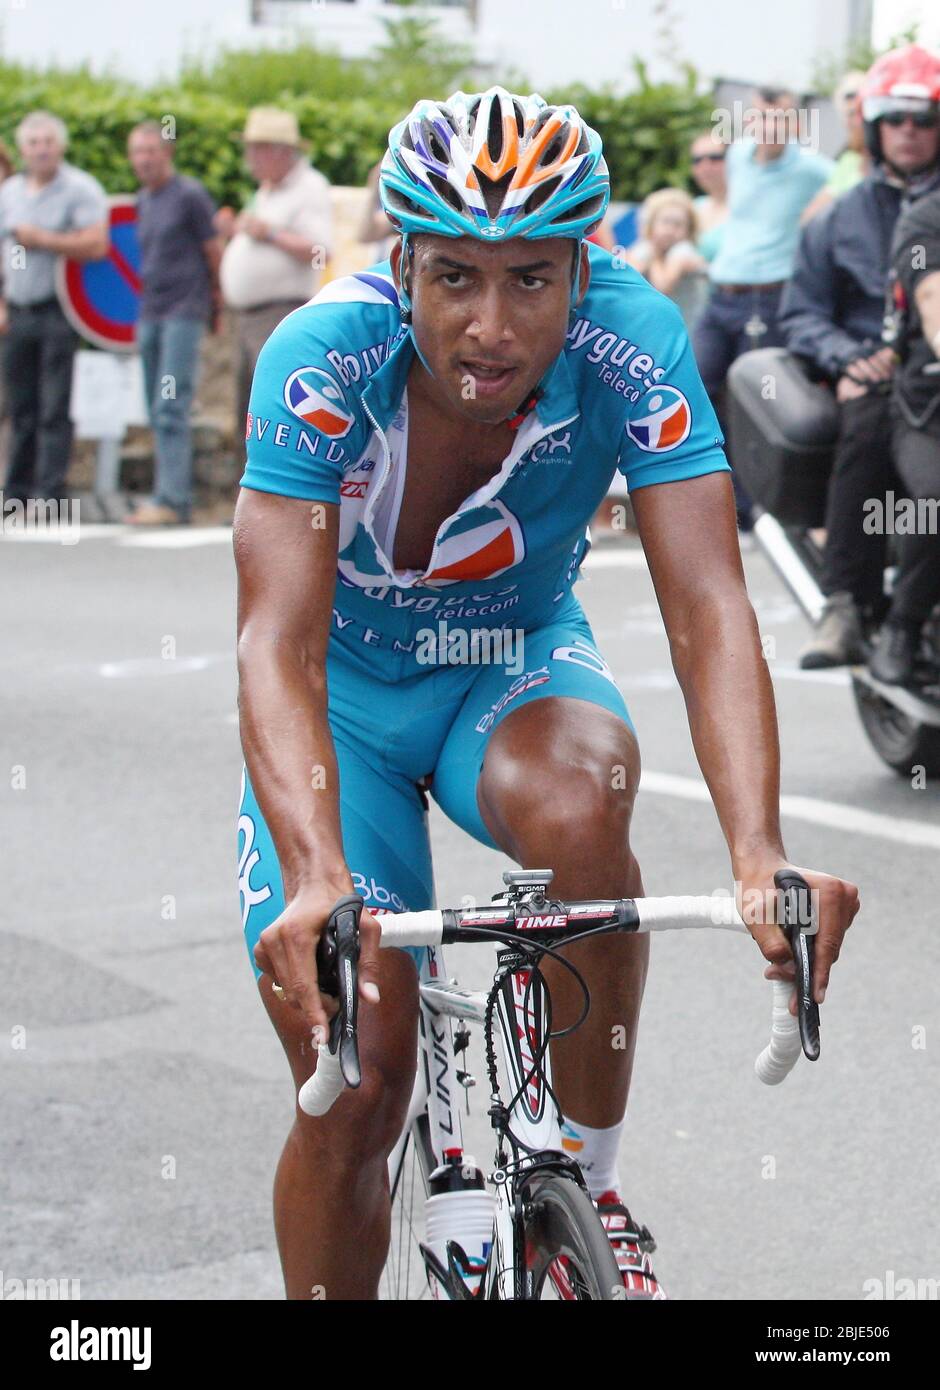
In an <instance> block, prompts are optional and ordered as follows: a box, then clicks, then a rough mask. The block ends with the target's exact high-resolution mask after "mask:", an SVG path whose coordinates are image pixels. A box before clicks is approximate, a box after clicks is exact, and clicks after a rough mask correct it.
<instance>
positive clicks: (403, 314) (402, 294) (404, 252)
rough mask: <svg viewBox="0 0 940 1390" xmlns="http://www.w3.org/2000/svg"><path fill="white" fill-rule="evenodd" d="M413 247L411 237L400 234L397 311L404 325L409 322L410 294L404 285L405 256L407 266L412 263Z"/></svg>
mask: <svg viewBox="0 0 940 1390" xmlns="http://www.w3.org/2000/svg"><path fill="white" fill-rule="evenodd" d="M414 256H415V249H414V247H413V246H412V244H411V238H410V237H409V235H408V233H407V232H402V234H401V260H400V261H399V263H398V279H399V282H400V286H399V290H398V313H399V316H400V318H401V321H402V323H403V324H405V325H406V326H409V325H410V324H411V295H410V294H409V293H408V290H407V288H406V286H405V258H406V257H407V259H408V264H409V266H412V267H413V265H414Z"/></svg>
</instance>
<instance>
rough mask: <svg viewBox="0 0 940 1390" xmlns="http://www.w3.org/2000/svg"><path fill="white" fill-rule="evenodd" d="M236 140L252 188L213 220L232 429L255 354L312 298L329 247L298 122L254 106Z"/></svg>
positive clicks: (320, 181)
mask: <svg viewBox="0 0 940 1390" xmlns="http://www.w3.org/2000/svg"><path fill="white" fill-rule="evenodd" d="M241 138H242V140H243V142H244V146H245V161H246V163H247V165H248V168H249V170H250V171H251V175H252V177H253V178H254V179H255V180H256V181H257V183H258V188H257V191H256V192H255V194H254V196H253V197H252V198H251V199H250V200H249V202H248V204H247V206H246V207H245V208H244V209H243V210H242V211H241V212H240V213H239V214H238V215H237V216H236V214H235V213H234V212H233V210H232V209H231V208H222V209H221V210H220V211H219V213H218V215H217V219H216V228H217V230H218V231H219V233H220V234H221V235H222V236H223V237H224V238H226V239H227V241H228V245H227V246H226V248H225V252H224V255H223V257H222V266H221V271H220V279H221V285H222V294H223V297H224V299H225V303H226V304H227V305H228V306H229V308H230V309H232V310H234V313H235V324H236V334H237V340H238V399H237V402H236V406H237V411H238V414H237V423H238V429H239V431H243V430H244V428H245V418H246V416H247V413H248V394H249V391H250V390H251V378H252V376H253V374H254V370H255V363H256V361H257V360H258V354H259V352H260V351H261V348H262V346H263V345H264V342H265V340H266V339H267V338H268V337H269V336H270V335H271V333H272V332H273V330H274V328H275V326H276V325H277V324H278V323H280V321H281V319H282V318H284V316H285V315H286V314H289V313H290V312H291V310H293V309H296V308H298V307H299V306H300V305H301V304H305V303H306V302H307V300H308V299H310V298H311V296H312V295H314V294H315V293H316V290H317V286H318V283H319V280H320V276H321V273H322V270H323V267H324V265H325V263H326V258H327V256H328V255H329V253H330V249H331V242H332V221H331V216H330V198H329V184H328V183H327V181H326V179H325V178H324V177H323V175H322V174H320V173H318V172H317V170H316V169H314V168H312V167H311V165H310V163H309V162H308V161H307V160H306V159H305V158H304V152H305V151H306V150H307V149H308V148H309V146H308V145H307V143H306V141H304V140H301V138H300V130H299V128H298V125H297V117H296V116H295V115H294V114H293V113H292V112H290V111H280V110H278V109H277V108H276V107H274V106H256V107H254V109H253V110H251V111H249V113H248V119H247V121H246V123H245V129H244V132H243V134H242V136H241ZM236 437H239V436H236Z"/></svg>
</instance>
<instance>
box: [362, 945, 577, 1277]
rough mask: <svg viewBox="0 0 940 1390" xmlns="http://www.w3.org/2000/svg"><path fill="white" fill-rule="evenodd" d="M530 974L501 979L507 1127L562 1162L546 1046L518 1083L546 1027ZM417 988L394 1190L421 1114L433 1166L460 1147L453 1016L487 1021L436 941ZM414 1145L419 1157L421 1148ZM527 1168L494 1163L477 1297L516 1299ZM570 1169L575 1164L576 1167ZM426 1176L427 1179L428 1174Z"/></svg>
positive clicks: (482, 1001)
mask: <svg viewBox="0 0 940 1390" xmlns="http://www.w3.org/2000/svg"><path fill="white" fill-rule="evenodd" d="M499 954H500V957H501V958H502V957H504V956H506V957H508V956H509V955H510V954H511V952H504V951H500V953H499ZM528 976H529V967H527V966H524V965H523V966H521V967H520V968H519V969H518V970H512V971H511V972H510V973H509V974H508V975H507V976H506V979H505V982H504V987H503V988H502V989H501V992H500V995H499V999H498V1002H497V1007H496V1010H495V1019H496V1022H497V1024H498V1034H499V1038H500V1042H501V1050H502V1063H503V1070H504V1071H505V1073H506V1075H507V1077H508V1079H509V1083H510V1085H511V1086H512V1088H513V1092H514V1093H515V1092H519V1095H518V1096H517V1098H516V1100H515V1102H514V1104H513V1105H512V1106H511V1107H509V1111H508V1115H509V1127H510V1129H511V1130H512V1132H513V1134H514V1135H516V1136H517V1137H518V1138H519V1139H520V1140H521V1141H522V1143H523V1144H524V1145H525V1147H526V1148H530V1149H532V1150H534V1151H535V1154H536V1155H538V1156H540V1157H541V1156H543V1155H545V1154H546V1153H548V1154H551V1155H558V1157H559V1160H560V1159H561V1158H562V1153H561V1127H560V1124H559V1119H558V1114H557V1111H556V1108H555V1105H554V1102H553V1101H552V1099H551V1092H550V1089H549V1088H550V1086H551V1058H550V1054H549V1052H548V1051H545V1054H544V1056H543V1057H542V1060H541V1062H540V1064H539V1067H538V1069H537V1070H536V1072H535V1075H533V1076H531V1077H530V1078H529V1081H528V1084H527V1085H526V1086H525V1087H523V1082H524V1081H525V1079H526V1077H527V1076H529V1073H530V1072H532V1070H533V1063H534V1060H535V1058H536V1057H537V1056H538V1055H539V1053H540V1052H541V1051H542V1049H543V1046H544V1042H545V1024H546V1015H545V1001H544V997H543V994H542V991H541V989H540V988H537V989H535V990H532V991H531V992H530V997H529V1002H528V1007H526V997H525V996H526V984H527V980H528ZM418 989H419V1023H418V1059H417V1068H416V1071H415V1082H414V1087H413V1089H412V1095H411V1101H410V1104H409V1107H408V1117H407V1119H406V1121H405V1127H404V1129H403V1130H402V1134H401V1137H400V1138H399V1140H398V1142H397V1143H396V1145H395V1148H394V1149H393V1150H392V1153H391V1154H390V1156H389V1160H388V1172H389V1183H390V1185H391V1188H392V1191H394V1190H395V1185H396V1183H397V1180H398V1177H399V1173H400V1169H401V1166H402V1163H403V1161H404V1156H405V1147H406V1144H407V1140H408V1135H409V1132H410V1131H411V1130H412V1127H413V1126H414V1125H415V1124H416V1123H417V1121H418V1120H419V1119H420V1117H421V1116H422V1115H424V1114H425V1113H427V1116H428V1122H429V1133H428V1138H429V1141H430V1145H431V1149H432V1152H433V1154H434V1159H435V1163H436V1164H441V1163H443V1162H444V1153H445V1150H454V1149H459V1150H460V1151H461V1152H462V1151H463V1131H462V1125H461V1117H460V1112H459V1109H458V1106H457V1098H458V1096H459V1094H460V1092H461V1091H462V1090H463V1089H464V1088H463V1086H462V1084H461V1081H460V1078H459V1076H458V1075H457V1073H458V1070H459V1068H458V1067H457V1064H456V1054H455V1051H454V1037H453V1020H454V1019H457V1020H460V1021H465V1022H471V1023H478V1024H480V1026H481V1027H485V1024H486V1000H487V995H486V992H484V991H469V990H462V989H460V988H459V987H458V986H457V984H456V982H455V981H449V980H448V978H447V975H446V972H445V968H444V956H443V950H442V948H441V947H440V946H428V947H425V959H424V962H423V964H422V969H421V972H420V981H419V987H418ZM543 1078H544V1081H543ZM416 1147H417V1149H418V1152H419V1154H420V1153H421V1151H422V1150H421V1147H420V1146H417V1145H416ZM529 1166H530V1165H529V1164H528V1163H527V1162H526V1160H525V1159H523V1160H522V1161H521V1164H520V1166H519V1167H518V1168H517V1167H516V1166H515V1165H514V1166H513V1171H512V1172H507V1171H506V1170H505V1169H502V1168H498V1169H497V1170H496V1172H495V1173H494V1174H493V1175H492V1184H493V1186H494V1187H495V1201H496V1206H495V1212H494V1221H493V1246H492V1250H491V1253H490V1257H489V1259H488V1261H487V1266H486V1273H485V1275H484V1281H483V1288H482V1289H481V1291H480V1295H479V1296H480V1297H481V1298H498V1299H507V1298H516V1297H518V1296H519V1290H518V1288H517V1287H516V1286H517V1280H518V1278H519V1276H520V1275H521V1272H522V1271H521V1268H520V1265H519V1261H518V1259H517V1248H516V1247H517V1240H516V1224H515V1216H514V1208H515V1201H514V1199H515V1195H516V1192H517V1189H518V1187H519V1186H520V1184H522V1183H523V1182H524V1178H525V1174H526V1169H527V1168H528V1167H529ZM531 1166H533V1167H534V1166H537V1160H533V1162H532V1165H531ZM571 1166H572V1168H573V1167H574V1164H573V1163H572V1164H571ZM424 1176H425V1178H427V1177H428V1174H427V1173H425V1174H424ZM429 1274H432V1277H433V1271H429ZM439 1282H440V1281H439V1280H436V1279H434V1280H433V1282H432V1293H434V1294H435V1295H437V1289H436V1288H435V1287H434V1286H435V1284H439Z"/></svg>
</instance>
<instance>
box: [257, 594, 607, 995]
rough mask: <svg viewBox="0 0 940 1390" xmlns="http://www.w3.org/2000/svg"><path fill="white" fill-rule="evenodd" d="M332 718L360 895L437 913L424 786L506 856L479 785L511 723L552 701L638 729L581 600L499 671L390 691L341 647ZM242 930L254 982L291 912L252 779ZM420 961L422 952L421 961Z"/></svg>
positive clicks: (472, 665)
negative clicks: (269, 930) (262, 941)
mask: <svg viewBox="0 0 940 1390" xmlns="http://www.w3.org/2000/svg"><path fill="white" fill-rule="evenodd" d="M327 677H328V688H329V720H330V728H331V731H332V734H333V743H334V746H335V750H336V758H337V762H338V765H339V782H340V819H341V825H342V833H343V848H344V851H345V855H346V863H347V864H348V866H349V870H350V873H351V874H352V879H353V884H354V887H355V891H356V892H357V893H358V894H359V895H360V896H361V897H362V899H363V900H364V902H365V904H366V906H367V907H368V908H370V909H376V908H378V909H380V910H382V909H384V910H385V911H390V912H409V911H418V910H420V909H423V908H428V907H433V906H434V905H435V904H434V879H433V871H432V866H431V846H430V840H429V837H428V812H427V798H426V795H425V793H424V791H423V789H422V787H421V786H419V785H418V784H419V782H420V781H421V780H422V779H423V778H425V777H426V776H427V775H428V774H432V781H431V784H430V792H431V795H432V796H433V798H434V800H435V801H436V802H437V803H438V805H439V806H440V807H441V809H442V810H443V811H444V812H445V813H446V814H447V815H448V816H449V817H450V819H451V820H452V821H454V822H455V823H456V824H457V825H459V826H460V827H461V828H462V829H464V830H466V831H467V832H468V834H470V835H472V836H473V837H474V838H475V839H477V840H480V841H481V842H482V843H483V844H485V845H489V846H490V847H491V848H492V849H498V848H499V846H498V845H496V844H495V842H494V841H493V839H492V837H491V836H490V833H489V831H488V830H487V828H486V826H485V824H484V822H483V818H482V816H481V815H480V810H479V807H478V806H477V794H476V793H477V780H478V778H479V776H480V770H481V768H482V766H483V759H484V757H485V756H486V749H487V745H488V743H489V739H490V735H491V734H492V732H493V730H494V729H495V728H496V727H497V726H498V725H499V724H500V723H501V721H502V720H503V719H504V718H505V717H506V715H507V714H511V713H512V711H513V710H515V709H519V708H520V707H521V706H522V705H525V704H528V703H529V702H530V701H531V700H544V699H545V698H547V697H549V696H552V695H561V696H568V697H571V698H574V699H579V700H586V701H587V702H588V703H589V704H593V705H600V706H602V707H603V708H604V709H609V710H611V711H612V712H613V713H614V714H616V715H618V716H619V717H620V718H621V719H623V720H624V722H625V723H626V724H628V725H629V727H630V728H631V729H632V728H633V723H632V721H631V719H630V716H629V714H628V713H627V707H626V704H625V703H624V699H623V696H622V695H621V693H620V690H619V689H618V687H617V685H616V683H615V682H614V678H613V676H612V674H611V672H610V668H609V667H608V665H607V663H606V661H605V660H604V658H603V657H602V656H601V654H600V652H599V651H598V650H597V646H596V644H595V641H594V634H593V633H592V631H591V628H590V625H589V623H588V620H587V618H586V617H585V615H584V612H583V610H582V608H581V605H580V603H579V602H578V601H577V599H576V598H575V597H574V595H572V594H569V595H568V596H567V597H566V599H565V601H564V602H563V603H562V604H561V605H560V611H559V612H558V613H556V614H554V615H553V617H552V620H551V621H550V622H548V623H546V624H544V625H543V626H541V627H537V628H532V629H529V630H527V631H526V632H525V633H524V634H523V636H522V640H521V641H520V642H519V646H518V650H513V649H512V648H511V647H508V646H507V647H504V648H503V649H502V652H501V654H500V660H499V661H498V662H496V661H493V662H489V663H488V662H485V661H477V662H473V661H467V660H463V661H461V662H460V663H459V664H443V663H440V664H437V665H428V666H425V667H423V668H422V669H421V670H420V671H419V672H418V673H417V674H416V675H413V676H408V677H406V678H405V679H403V680H399V681H398V682H395V683H392V682H387V681H383V680H381V679H380V678H379V677H378V676H377V675H375V674H370V672H369V671H368V668H367V667H365V666H363V665H362V664H361V663H359V662H353V661H352V660H351V659H348V658H347V657H346V656H345V655H344V653H343V651H342V649H341V648H340V647H339V646H338V644H336V643H331V646H330V652H329V656H328V665H327ZM238 888H239V896H240V900H241V912H242V926H243V928H244V931H245V939H246V942H247V945H248V954H249V958H250V959H251V963H252V966H253V967H254V970H255V974H256V975H260V974H261V972H260V971H259V970H258V967H257V965H255V960H254V947H255V944H256V942H257V940H258V937H259V936H260V935H261V933H262V931H264V929H265V927H267V926H269V925H270V924H271V923H272V922H273V921H274V920H275V919H276V918H277V917H279V916H280V914H281V912H283V910H284V890H283V885H282V882H281V873H280V868H279V866H278V861H277V855H276V852H275V849H274V843H273V841H272V839H271V835H270V832H269V831H268V828H267V826H266V825H265V822H264V818H263V816H262V814H261V811H260V809H259V806H258V802H257V800H256V798H255V794H254V790H253V788H252V786H251V782H250V780H249V778H248V774H247V771H245V770H243V772H242V797H241V809H240V812H239V818H238ZM412 954H413V956H414V958H415V960H416V961H420V957H421V955H422V952H420V951H418V950H415V951H413V952H412Z"/></svg>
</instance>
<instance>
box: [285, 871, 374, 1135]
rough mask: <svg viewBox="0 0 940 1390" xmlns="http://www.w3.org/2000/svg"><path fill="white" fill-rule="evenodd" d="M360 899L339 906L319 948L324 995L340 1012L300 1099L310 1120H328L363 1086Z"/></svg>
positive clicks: (340, 901) (354, 897) (352, 896)
mask: <svg viewBox="0 0 940 1390" xmlns="http://www.w3.org/2000/svg"><path fill="white" fill-rule="evenodd" d="M364 905H365V904H364V903H363V900H362V898H360V897H359V895H358V894H357V893H348V894H347V895H346V896H345V897H343V898H339V899H338V901H337V902H336V903H335V904H334V906H333V910H332V912H331V913H330V916H329V920H328V921H327V924H326V926H325V928H324V929H323V934H322V935H321V937H320V940H319V943H318V944H317V971H318V975H319V984H320V989H321V990H322V991H323V993H324V994H333V995H335V996H336V998H337V999H338V1001H339V1008H338V1009H337V1011H336V1013H335V1014H334V1016H333V1018H332V1020H331V1022H330V1036H329V1046H328V1047H327V1044H325V1043H324V1044H322V1045H321V1046H320V1050H319V1055H318V1057H317V1069H316V1071H315V1072H314V1074H313V1076H311V1077H310V1079H309V1081H305V1082H304V1084H303V1086H301V1088H300V1093H299V1095H298V1097H297V1101H298V1104H299V1105H300V1108H301V1110H303V1112H304V1113H305V1114H307V1115H325V1114H326V1112H327V1110H329V1108H330V1106H331V1105H332V1104H333V1102H334V1100H335V1099H336V1097H337V1096H338V1095H339V1093H340V1091H342V1090H343V1088H344V1086H350V1087H352V1089H353V1090H355V1089H356V1088H357V1087H358V1086H359V1085H360V1083H361V1081H362V1069H361V1067H360V1065H359V1041H358V1036H357V1032H356V1026H357V1022H358V1015H359V981H358V978H357V976H358V965H359V917H360V915H361V913H362V909H363V907H364Z"/></svg>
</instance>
